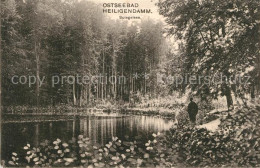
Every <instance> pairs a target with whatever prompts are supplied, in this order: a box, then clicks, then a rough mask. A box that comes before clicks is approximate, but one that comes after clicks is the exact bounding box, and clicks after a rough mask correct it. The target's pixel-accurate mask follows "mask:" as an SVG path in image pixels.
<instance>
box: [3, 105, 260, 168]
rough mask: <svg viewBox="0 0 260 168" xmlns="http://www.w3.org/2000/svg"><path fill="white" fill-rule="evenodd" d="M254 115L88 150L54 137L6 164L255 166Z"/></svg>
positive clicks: (83, 142)
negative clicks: (212, 128) (216, 125)
mask: <svg viewBox="0 0 260 168" xmlns="http://www.w3.org/2000/svg"><path fill="white" fill-rule="evenodd" d="M259 111H260V107H255V108H251V109H245V108H244V109H240V110H237V111H235V112H234V113H232V114H229V115H227V116H226V117H223V118H222V120H221V121H222V122H221V124H220V128H219V130H217V131H216V132H210V131H208V130H206V129H204V128H200V129H198V128H192V127H187V126H181V127H180V126H179V125H175V126H174V127H173V128H172V129H170V130H169V131H167V132H165V133H164V134H161V133H157V134H153V137H154V138H153V139H151V140H149V141H148V142H147V143H142V141H141V140H140V137H135V139H134V140H129V137H126V141H121V140H119V139H118V138H116V137H113V139H112V141H110V142H109V143H108V144H106V145H105V146H98V145H96V146H95V145H94V146H93V145H92V144H91V143H90V140H89V139H88V138H85V137H83V136H82V135H80V136H79V137H78V139H75V138H73V139H72V140H71V141H69V142H68V143H66V142H62V141H61V140H60V139H57V140H55V141H54V142H53V143H50V142H49V141H44V142H43V143H41V144H40V146H39V147H31V146H30V145H29V144H27V145H26V146H25V147H24V153H22V154H17V153H15V152H13V153H12V160H10V161H8V162H7V166H19V167H21V166H44V167H48V166H60V167H63V166H70V167H72V166H84V167H85V166H90V167H173V166H175V167H193V166H199V167H220V166H225V167H230V166H231V167H241V166H246V167H252V166H253V167H259V166H260V146H259V144H260V136H259V135H260V133H259V131H260V130H259V125H260V119H259Z"/></svg>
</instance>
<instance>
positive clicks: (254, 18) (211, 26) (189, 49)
mask: <svg viewBox="0 0 260 168" xmlns="http://www.w3.org/2000/svg"><path fill="white" fill-rule="evenodd" d="M158 7H159V11H160V14H161V15H163V16H164V17H165V18H166V22H167V23H168V24H169V29H168V30H169V31H168V33H169V34H170V35H173V36H175V37H176V38H177V39H179V40H180V43H179V44H180V46H181V48H182V50H183V51H182V62H183V64H181V66H182V69H183V71H182V73H187V74H188V75H189V76H195V77H196V79H195V80H196V84H192V83H187V84H186V85H185V87H186V88H187V87H188V88H191V89H192V90H193V91H194V94H197V95H201V96H204V97H205V95H207V96H208V97H211V98H217V97H219V96H226V98H227V106H228V108H230V109H231V108H232V105H233V100H232V97H231V89H232V91H233V92H234V93H235V96H236V97H241V98H243V95H244V94H245V93H250V91H251V93H252V97H254V94H255V92H254V88H255V85H256V84H257V83H258V82H257V81H258V79H259V73H257V72H258V71H259V49H260V48H259V37H260V36H259V24H260V21H259V12H260V8H259V7H260V4H259V1H258V0H252V1H246V0H236V1H233V0H221V1H216V0H200V1H197V0H186V1H183V0H175V1H168V0H160V1H159V3H158ZM223 76H225V77H223ZM198 77H203V80H201V81H200V82H199V79H198ZM238 77H240V78H241V79H242V81H237V78H238ZM249 77H250V80H248V81H247V83H245V80H247V79H248V78H249ZM257 87H258V88H259V83H258V86H257ZM250 88H251V89H250ZM205 99H207V98H206V97H205Z"/></svg>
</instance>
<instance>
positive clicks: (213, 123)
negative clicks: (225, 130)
mask: <svg viewBox="0 0 260 168" xmlns="http://www.w3.org/2000/svg"><path fill="white" fill-rule="evenodd" d="M219 124H220V119H219V118H218V119H216V120H213V121H211V122H209V123H206V124H203V125H198V126H197V128H206V129H207V130H209V131H212V132H215V131H216V130H217V129H218V126H219Z"/></svg>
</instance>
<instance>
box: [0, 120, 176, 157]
mask: <svg viewBox="0 0 260 168" xmlns="http://www.w3.org/2000/svg"><path fill="white" fill-rule="evenodd" d="M172 125H173V122H172V121H170V120H166V119H162V118H157V117H150V116H120V117H108V116H107V117H103V116H102V117H100V116H99V117H97V116H88V117H74V118H73V119H71V120H68V121H56V122H49V121H48V122H38V123H35V122H26V123H6V124H3V126H2V158H3V159H7V157H8V155H9V154H11V153H12V152H14V151H17V152H19V151H21V150H22V147H23V146H24V145H26V143H30V144H33V145H34V146H37V145H39V143H40V142H41V141H43V140H45V139H48V140H52V141H53V140H54V139H56V138H60V139H62V140H64V141H68V140H70V139H71V138H72V137H77V136H78V135H80V134H82V135H84V136H85V137H89V138H90V139H91V141H92V142H93V143H99V144H102V145H104V144H105V143H107V142H108V141H109V140H111V138H112V136H117V137H119V138H120V139H122V140H123V139H124V137H125V135H128V136H129V137H134V136H137V135H138V136H142V139H143V140H147V139H148V138H149V137H150V136H151V133H153V132H158V131H163V130H168V129H169V128H170V127H171V126H172Z"/></svg>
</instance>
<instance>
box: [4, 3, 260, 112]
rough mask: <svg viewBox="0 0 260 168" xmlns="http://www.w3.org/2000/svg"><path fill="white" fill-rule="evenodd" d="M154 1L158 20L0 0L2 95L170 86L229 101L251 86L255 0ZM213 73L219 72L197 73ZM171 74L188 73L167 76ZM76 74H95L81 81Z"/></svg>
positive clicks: (101, 95) (104, 96) (46, 100)
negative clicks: (171, 79)
mask: <svg viewBox="0 0 260 168" xmlns="http://www.w3.org/2000/svg"><path fill="white" fill-rule="evenodd" d="M157 5H158V7H159V11H160V14H161V15H163V16H164V17H165V18H166V23H167V26H165V24H164V23H162V22H155V21H154V20H152V19H143V20H142V21H141V22H127V21H119V20H112V19H110V18H109V17H108V16H106V15H104V14H103V13H102V12H101V11H102V9H101V8H100V6H99V5H97V4H95V3H93V2H89V1H77V0H45V1H43V0H23V1H22V0H2V10H1V21H2V25H1V38H2V39H1V42H2V44H1V46H2V66H1V68H2V74H3V75H2V97H3V100H2V102H3V104H4V105H6V106H9V105H38V106H39V105H40V106H43V105H59V104H69V105H77V106H84V105H91V104H92V105H93V104H95V103H97V102H104V101H106V100H115V101H122V102H129V101H130V100H131V99H132V98H134V97H136V95H138V96H146V97H148V98H156V97H158V96H161V95H162V96H163V95H169V94H172V92H173V91H178V92H179V93H180V95H182V94H183V93H185V92H190V93H191V94H192V95H197V96H198V97H200V98H201V99H202V100H205V101H208V100H210V99H214V98H215V99H216V98H218V97H219V96H225V97H226V99H227V105H228V107H229V108H232V105H233V99H232V95H234V96H235V97H237V98H242V100H243V101H244V103H246V101H245V99H246V97H245V95H251V97H252V98H254V97H255V96H256V95H259V91H260V84H259V83H260V81H259V79H260V78H259V71H260V70H259V68H260V66H259V60H260V57H259V37H260V36H259V23H260V21H259V18H260V17H259V2H258V1H257V0H252V1H245V0H236V1H233V0H228V1H225V2H224V1H223V2H221V3H219V2H216V1H196V0H191V1H182V0H177V1H167V0H161V1H159V3H158V4H157ZM165 27H166V28H165ZM173 39H175V40H173ZM173 43H174V44H175V46H176V44H178V47H177V49H178V50H177V51H176V47H175V46H174V45H173ZM219 74H221V75H224V77H225V79H224V82H222V83H217V82H207V81H211V80H212V78H216V76H217V77H218V78H221V79H222V78H223V76H219ZM176 75H177V76H180V77H183V78H186V77H188V78H189V77H191V76H193V77H197V78H195V81H197V82H196V83H195V84H193V83H191V82H181V84H179V83H178V78H177V79H176V78H175V79H174V80H175V82H169V81H167V80H168V78H167V77H168V76H176ZM30 76H33V77H34V78H32V77H31V80H32V81H33V82H34V83H33V84H31V85H28V82H29V81H28V80H29V79H30ZM84 76H85V77H87V78H88V79H89V78H91V79H93V78H92V77H95V80H93V81H91V82H85V83H84V82H83V83H82V78H83V77H84ZM97 76H98V77H97ZM100 76H101V78H100ZM158 76H159V77H158ZM199 76H204V78H203V79H202V82H201V81H199V82H198V78H199ZM236 76H239V79H241V78H242V79H241V80H242V82H241V81H240V82H236V80H232V79H237V78H236ZM14 77H16V78H14ZM73 77H74V78H73ZM205 77H208V78H207V79H206V78H205ZM43 78H45V79H44V82H41V80H42V79H43ZM77 78H80V80H81V81H80V82H73V80H75V79H77ZM54 79H56V82H55V84H54V83H53V80H54ZM26 80H27V81H26ZM58 80H59V81H58ZM71 80H72V82H71ZM176 80H177V81H176ZM61 81H62V82H61Z"/></svg>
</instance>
